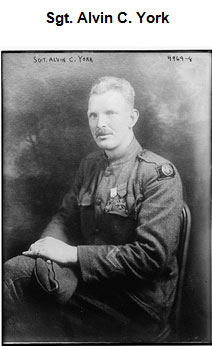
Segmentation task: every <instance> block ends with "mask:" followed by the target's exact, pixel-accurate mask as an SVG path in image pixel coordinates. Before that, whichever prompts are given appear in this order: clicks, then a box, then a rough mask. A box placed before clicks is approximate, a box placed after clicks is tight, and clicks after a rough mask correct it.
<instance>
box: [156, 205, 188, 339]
mask: <svg viewBox="0 0 212 346" xmlns="http://www.w3.org/2000/svg"><path fill="white" fill-rule="evenodd" d="M190 231H191V213H190V209H189V207H188V205H187V204H186V202H184V203H183V209H182V214H181V229H180V237H179V245H178V250H177V261H178V266H179V279H178V284H177V290H176V296H175V301H174V305H173V309H172V312H171V315H170V318H169V322H168V323H167V325H166V326H165V328H164V329H163V330H162V332H161V333H160V334H159V335H158V336H157V338H156V340H155V342H164V341H166V340H169V341H176V340H172V339H173V338H174V339H177V338H178V337H179V335H180V318H181V304H182V290H183V284H184V275H185V267H186V261H187V253H188V245H189V238H190Z"/></svg>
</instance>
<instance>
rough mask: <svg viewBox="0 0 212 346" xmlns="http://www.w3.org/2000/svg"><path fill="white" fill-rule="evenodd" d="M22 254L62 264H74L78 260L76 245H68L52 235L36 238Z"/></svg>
mask: <svg viewBox="0 0 212 346" xmlns="http://www.w3.org/2000/svg"><path fill="white" fill-rule="evenodd" d="M22 254H23V255H25V256H30V257H33V258H37V257H42V258H44V259H46V260H47V261H54V262H57V263H59V264H62V265H69V264H75V263H77V260H78V258H77V247H76V246H71V245H68V244H66V243H64V242H63V241H61V240H58V239H55V238H52V237H46V238H43V239H39V240H37V241H36V242H35V243H33V244H31V245H30V247H29V249H28V250H27V251H23V252H22Z"/></svg>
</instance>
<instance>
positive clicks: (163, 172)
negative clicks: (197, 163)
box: [156, 163, 175, 180]
mask: <svg viewBox="0 0 212 346" xmlns="http://www.w3.org/2000/svg"><path fill="white" fill-rule="evenodd" d="M156 170H157V174H158V180H162V179H167V178H174V176H175V170H174V167H173V166H172V165H171V164H170V163H164V164H163V165H161V166H158V167H156Z"/></svg>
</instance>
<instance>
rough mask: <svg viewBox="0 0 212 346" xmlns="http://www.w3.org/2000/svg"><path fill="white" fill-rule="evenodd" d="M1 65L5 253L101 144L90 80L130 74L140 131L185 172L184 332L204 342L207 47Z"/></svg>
mask: <svg viewBox="0 0 212 346" xmlns="http://www.w3.org/2000/svg"><path fill="white" fill-rule="evenodd" d="M79 56H80V57H81V56H83V57H88V58H89V59H88V60H91V59H92V60H93V62H91V61H83V62H82V59H81V62H80V58H79ZM168 56H178V57H183V59H180V60H179V61H174V60H172V61H170V60H169V59H168ZM50 57H54V58H55V57H57V58H59V62H54V61H49V58H50ZM188 57H191V58H192V62H191V61H190V60H189V59H186V58H188ZM38 58H41V59H42V60H41V62H36V61H38ZM43 58H45V59H46V61H44V59H43ZM63 58H65V60H66V62H63V61H61V59H63ZM69 59H70V60H71V61H72V62H70V60H69ZM182 60H183V61H182ZM2 68H3V149H4V156H3V160H4V165H3V170H4V181H3V183H4V184H3V188H4V191H3V192H4V194H3V199H4V201H3V207H4V223H3V258H4V260H6V259H8V258H10V257H12V256H14V255H18V254H19V253H20V252H21V251H22V250H25V249H27V247H28V246H29V244H30V243H32V242H33V241H34V240H36V239H37V238H38V237H39V235H40V233H41V231H42V229H43V227H44V226H45V225H46V223H47V222H48V221H49V219H50V217H51V215H52V214H53V213H54V212H55V211H56V210H57V207H58V205H59V203H60V201H61V199H62V197H63V195H64V193H65V191H66V190H67V189H68V188H69V185H70V183H71V182H72V180H73V177H74V175H75V172H76V169H77V167H78V165H79V162H80V160H81V159H82V158H83V157H84V156H85V155H86V154H87V153H89V152H90V151H92V150H96V146H95V144H94V142H93V139H92V137H91V134H90V132H89V129H88V123H87V116H86V111H87V98H88V91H89V89H90V86H91V84H92V82H93V81H94V80H95V79H96V78H97V77H100V76H103V75H114V76H120V77H124V78H126V79H128V80H129V81H130V82H131V83H132V85H133V86H134V88H135V92H136V107H137V109H138V110H139V111H140V119H139V122H138V124H137V126H136V130H135V133H136V136H137V138H138V140H139V141H140V142H141V144H142V145H143V146H144V147H146V148H148V149H150V150H153V151H155V152H157V153H158V154H161V155H162V156H165V157H166V158H168V159H170V160H171V161H173V163H174V164H175V165H176V166H177V168H178V170H179V172H180V174H181V177H182V180H183V185H184V189H185V199H186V200H187V202H188V204H189V207H190V209H191V213H192V230H191V241H190V245H189V253H188V266H187V270H186V278H185V284H184V291H183V309H182V338H183V340H185V341H208V340H209V327H210V326H209V311H210V299H209V290H210V266H209V264H210V257H209V251H210V223H209V199H210V184H209V180H210V91H211V88H210V81H211V56H210V53H206V52H205V53H200V52H196V53H194V52H193V53H189V52H181V53H177V52H175V53H165V52H163V53H158V52H151V53H144V52H140V53H135V52H124V53H121V52H119V53H117V52H116V53H115V52H106V53H105V52H104V53H103V52H100V53H97V52H94V53H92V52H65V53H60V52H56V53H50V52H48V53H45V52H39V53H38V52H34V53H33V52H22V53H14V52H11V53H6V52H5V53H3V63H2Z"/></svg>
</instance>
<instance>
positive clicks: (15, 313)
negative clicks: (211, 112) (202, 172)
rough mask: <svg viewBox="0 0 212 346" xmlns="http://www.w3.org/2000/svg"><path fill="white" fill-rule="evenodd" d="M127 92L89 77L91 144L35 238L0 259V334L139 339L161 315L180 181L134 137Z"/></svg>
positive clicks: (172, 264) (168, 287) (169, 288)
mask: <svg viewBox="0 0 212 346" xmlns="http://www.w3.org/2000/svg"><path fill="white" fill-rule="evenodd" d="M134 97H135V94H134V90H133V88H132V86H131V85H130V84H129V83H128V82H127V81H126V80H123V79H120V78H115V77H103V78H100V79H99V80H98V81H97V82H96V83H95V84H94V85H93V87H92V89H91V92H90V97H89V103H88V121H89V126H90V130H91V133H92V135H93V138H94V140H95V142H96V144H97V145H98V147H99V148H100V149H101V150H100V151H98V152H95V153H92V154H90V155H88V156H87V157H86V158H85V159H84V160H83V161H82V162H81V164H80V167H79V170H78V172H77V174H76V179H75V182H74V184H73V186H72V189H71V190H70V191H69V192H68V193H67V194H66V195H65V197H64V199H63V202H62V205H61V207H60V209H59V211H58V213H57V214H56V215H55V216H54V217H53V218H52V220H51V222H50V223H49V224H48V226H47V228H46V229H45V230H44V231H43V233H42V236H41V238H40V239H39V240H38V241H36V242H35V243H34V244H32V245H31V246H30V247H29V249H28V251H25V252H23V255H22V256H18V257H15V258H13V259H11V260H9V261H8V262H6V263H5V267H4V285H5V286H4V287H5V289H4V310H5V320H6V322H5V339H6V341H7V340H8V341H10V340H16V341H18V340H21V341H30V339H29V335H30V337H31V340H33V338H34V339H35V341H36V340H38V336H39V335H40V338H41V340H43V341H46V340H48V341H57V340H60V341H94V342H98V341H105V342H107V341H119V342H124V341H126V342H142V341H144V342H148V341H153V340H154V337H155V336H156V335H157V333H158V332H159V331H160V329H161V328H162V327H163V325H164V323H165V322H166V321H167V318H168V317H169V314H170V311H171V308H172V305H173V301H174V297H175V291H176V283H177V280H178V267H177V259H176V249H177V246H178V237H179V230H180V215H181V210H182V186H181V180H180V177H179V174H178V172H177V170H176V168H175V167H174V166H173V164H171V163H170V162H168V161H167V160H166V159H164V158H162V157H161V156H158V155H156V154H154V153H152V152H150V151H148V150H145V149H143V148H142V147H141V146H140V144H139V143H138V141H137V140H136V138H135V137H134V133H133V127H134V125H135V124H136V122H137V119H138V116H139V114H138V111H137V110H136V109H134ZM32 302H33V303H32ZM24 306H25V307H24ZM23 311H24V312H23ZM44 330H45V332H44ZM27 333H28V336H27ZM36 333H37V334H36ZM45 333H46V334H45ZM44 334H45V335H44Z"/></svg>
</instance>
